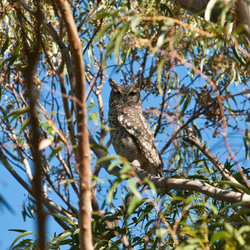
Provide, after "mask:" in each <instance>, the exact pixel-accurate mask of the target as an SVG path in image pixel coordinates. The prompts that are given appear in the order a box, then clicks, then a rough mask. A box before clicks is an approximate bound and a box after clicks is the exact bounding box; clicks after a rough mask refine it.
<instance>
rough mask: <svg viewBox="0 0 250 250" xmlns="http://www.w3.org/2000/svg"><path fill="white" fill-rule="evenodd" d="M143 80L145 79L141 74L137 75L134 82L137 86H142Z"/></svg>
mask: <svg viewBox="0 0 250 250" xmlns="http://www.w3.org/2000/svg"><path fill="white" fill-rule="evenodd" d="M142 81H143V79H142V76H141V75H139V76H137V77H136V78H135V82H134V85H135V86H136V88H139V89H140V88H141V86H142Z"/></svg>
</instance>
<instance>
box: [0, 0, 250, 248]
mask: <svg viewBox="0 0 250 250" xmlns="http://www.w3.org/2000/svg"><path fill="white" fill-rule="evenodd" d="M23 2H24V3H25V1H20V3H16V2H12V1H8V2H7V1H3V2H2V3H1V5H2V11H1V16H0V18H1V19H0V22H1V30H0V48H1V51H0V53H1V54H0V56H1V62H0V72H1V75H0V79H1V85H0V101H1V105H0V120H1V122H0V131H1V148H0V156H1V157H0V158H1V162H2V164H3V165H4V167H6V168H7V169H8V170H9V171H10V173H11V174H12V175H13V177H14V178H15V179H16V180H17V181H18V182H19V183H20V184H21V185H22V186H23V187H24V189H25V190H26V191H25V192H28V193H29V196H28V197H29V199H28V201H27V202H26V204H25V208H24V209H23V211H24V218H25V216H29V217H31V216H32V212H31V211H36V202H35V200H34V198H33V194H32V185H31V183H32V182H33V170H34V169H33V163H34V162H35V161H36V159H35V158H34V154H33V153H34V152H33V150H34V149H33V146H32V142H31V133H30V113H29V112H30V107H29V102H28V99H27V96H28V93H29V92H30V91H34V94H36V95H37V96H38V99H37V106H36V112H37V118H38V122H39V133H40V137H41V138H42V139H41V141H40V144H39V146H40V150H41V154H42V157H41V158H42V170H41V171H42V179H43V195H44V197H43V199H44V206H45V208H46V211H47V212H48V213H50V214H51V215H52V216H54V218H55V221H54V223H58V224H59V225H60V226H62V232H60V233H59V234H58V233H56V232H55V235H54V236H50V237H51V238H50V239H49V240H48V241H47V247H48V248H49V249H60V248H61V247H62V246H65V245H66V246H67V247H68V248H70V249H79V240H78V237H79V230H78V227H77V222H78V207H77V203H78V194H79V191H78V184H79V179H78V168H77V159H76V155H77V152H76V150H77V145H78V138H77V129H76V125H75V123H74V121H75V111H74V105H75V103H77V101H76V99H75V97H74V91H75V89H74V81H73V80H72V77H73V76H72V67H73V64H72V60H71V57H70V56H71V54H72V51H71V48H70V46H69V42H70V41H69V39H68V35H67V32H66V30H65V28H64V23H63V21H62V18H61V13H60V11H59V9H58V6H57V5H56V4H55V2H54V1H41V2H42V4H41V5H38V6H37V5H36V1H29V7H30V8H32V9H33V10H35V9H36V8H39V9H41V11H42V13H43V15H44V18H45V19H44V20H46V22H43V23H42V24H41V36H40V37H38V36H37V35H36V29H35V27H36V24H37V22H38V18H37V16H36V15H35V14H34V13H33V12H32V11H31V10H30V9H28V8H25V4H22V3H23ZM38 2H39V1H38ZM70 2H71V9H72V13H73V16H74V19H75V22H76V25H77V29H78V32H79V36H80V39H81V43H82V48H83V55H84V63H85V78H86V82H87V85H88V87H87V105H88V112H89V125H88V128H89V130H90V131H91V134H92V136H93V138H94V139H95V141H96V142H97V145H91V149H92V150H93V149H94V148H98V149H105V152H109V153H110V154H111V155H113V154H114V151H113V150H112V148H111V146H110V142H109V135H108V124H107V109H108V108H107V103H108V98H107V96H108V95H109V94H108V93H109V90H110V89H109V86H108V84H107V83H108V78H109V77H114V78H118V79H120V80H121V81H122V82H123V83H125V84H129V83H132V82H133V80H134V79H135V77H136V76H143V86H142V90H143V91H142V93H143V97H144V99H143V100H144V114H145V116H146V117H147V119H148V121H149V123H150V125H151V127H152V129H153V130H154V134H155V137H156V142H157V144H158V146H157V147H158V149H159V150H160V152H161V154H162V158H163V160H164V163H165V167H164V170H165V174H166V177H168V178H174V177H175V178H186V179H196V180H202V181H204V182H206V183H209V184H211V185H212V186H214V187H219V188H221V189H223V190H225V191H228V190H229V191H231V190H233V191H237V189H236V188H235V187H234V186H232V185H230V184H229V183H227V182H223V181H224V178H223V177H222V176H221V175H220V173H219V172H218V170H217V169H216V167H215V166H214V165H213V163H212V162H211V161H209V160H208V159H206V158H204V156H203V155H202V153H201V152H200V150H199V149H197V147H195V146H194V145H190V144H188V143H186V142H185V141H184V140H183V137H184V135H185V130H184V129H185V128H187V127H191V128H193V130H194V131H195V134H196V136H197V137H198V138H199V140H201V141H202V142H203V144H204V145H206V146H207V147H209V148H210V149H211V150H212V152H213V153H214V154H215V155H216V157H217V159H219V160H220V161H221V162H224V163H223V165H224V167H225V168H226V169H227V170H229V171H230V173H231V175H232V176H233V177H234V178H235V179H236V180H237V181H238V182H239V183H240V184H242V185H244V187H245V188H246V190H247V188H248V187H247V185H246V183H245V182H244V180H243V179H242V175H241V174H240V169H239V167H241V168H242V170H243V173H244V175H245V176H246V177H247V179H249V168H248V165H249V157H250V133H249V119H250V115H249V110H250V109H249V106H250V105H249V94H250V92H249V58H250V56H249V45H248V43H247V42H246V38H245V36H244V34H242V32H241V31H242V30H241V29H240V28H239V29H232V25H231V24H232V21H234V20H233V18H234V17H233V15H232V13H231V12H230V10H229V9H228V8H227V7H226V8H225V9H223V11H222V12H221V16H220V20H219V21H218V22H217V23H212V22H210V21H206V20H204V19H202V18H200V17H198V16H195V15H193V14H190V13H188V12H187V11H185V10H183V9H181V8H178V6H175V5H174V4H172V3H171V2H169V1H154V0H149V1H147V2H145V1H140V0H136V1H96V3H95V2H93V1H77V0H75V1H70ZM27 4H28V3H27ZM95 4H97V5H96V6H95ZM53 32H54V33H53ZM55 33H56V34H57V35H54V36H53V34H55ZM38 39H40V40H39V41H38ZM36 43H39V44H40V54H39V61H38V63H37V65H36V72H35V74H34V76H33V78H34V82H35V84H36V89H35V90H31V89H27V85H26V82H25V77H24V72H25V69H26V67H27V60H28V54H27V50H28V51H32V50H33V48H34V45H35V44H36ZM67 55H68V57H67ZM75 70H77V69H75ZM76 84H77V83H76ZM35 91H36V92H35ZM93 151H94V150H93ZM97 158H98V156H96V155H94V154H93V155H92V160H91V162H92V165H91V168H92V172H93V174H94V175H95V176H96V177H95V179H96V180H97V186H96V190H97V194H96V197H97V200H98V206H99V210H98V211H94V212H93V221H92V225H93V244H94V247H95V248H96V249H122V248H123V249H172V248H175V249H184V248H185V249H223V248H224V249H248V248H249V247H250V222H249V216H248V213H249V209H248V206H247V204H245V203H240V202H239V203H235V204H228V203H226V202H224V201H221V200H217V199H213V198H211V197H208V196H206V195H204V194H201V193H198V192H194V191H189V190H181V189H176V190H168V192H164V193H161V192H159V191H158V190H156V189H155V187H154V184H153V183H152V182H151V180H148V183H150V185H149V186H151V189H148V188H146V187H142V186H140V185H141V184H142V182H140V181H138V186H136V185H135V184H136V182H137V179H134V178H133V179H130V180H128V179H129V178H131V177H134V176H135V175H134V173H133V171H131V169H130V167H127V168H126V169H123V172H122V171H121V173H120V175H119V176H116V177H114V176H110V175H109V174H108V173H107V172H104V171H100V167H101V166H102V165H101V164H103V162H105V160H116V162H115V163H114V164H113V167H114V166H115V165H117V164H120V163H122V162H124V159H120V158H117V157H116V156H115V157H113V156H111V157H108V158H104V161H100V159H99V160H98V159H97ZM97 160H98V162H97ZM126 166H129V164H126ZM131 172H132V174H131ZM27 177H28V180H29V181H27ZM135 180H136V181H135ZM145 182H146V181H145ZM156 192H157V193H158V194H156ZM246 193H247V192H246ZM49 200H50V202H48V201H49ZM46 201H47V202H46ZM25 211H26V212H25ZM25 214H26V215H25ZM18 232H19V233H20V235H19V236H18V237H17V238H16V240H15V241H14V242H13V244H12V246H11V249H36V247H37V239H35V240H32V239H30V238H29V237H28V238H27V236H29V235H30V234H31V232H30V231H25V230H23V231H18ZM34 234H35V235H36V233H34ZM20 240H21V241H20Z"/></svg>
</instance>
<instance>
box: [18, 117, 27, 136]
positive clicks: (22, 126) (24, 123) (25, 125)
mask: <svg viewBox="0 0 250 250" xmlns="http://www.w3.org/2000/svg"><path fill="white" fill-rule="evenodd" d="M29 124H30V118H27V119H26V120H25V121H24V122H23V123H22V125H21V128H20V131H19V135H18V136H19V137H20V136H21V133H22V132H23V130H24V129H25V128H26V127H27V126H28V125H29Z"/></svg>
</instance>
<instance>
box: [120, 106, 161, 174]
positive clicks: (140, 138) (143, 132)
mask: <svg viewBox="0 0 250 250" xmlns="http://www.w3.org/2000/svg"><path fill="white" fill-rule="evenodd" d="M116 111H117V112H116V113H117V119H118V121H119V122H120V124H121V125H122V127H123V128H125V129H126V130H127V131H128V133H130V134H131V135H132V136H133V137H134V139H135V141H136V143H137V144H138V146H139V148H140V150H141V151H142V153H143V154H144V156H145V157H146V158H147V159H148V161H149V162H150V163H152V164H153V165H154V166H155V167H156V168H157V169H158V173H159V174H160V176H162V177H163V170H162V168H163V162H162V159H161V156H160V154H159V152H158V150H157V149H156V145H155V139H154V135H153V132H152V130H151V128H150V126H149V124H148V122H147V120H146V119H145V117H144V116H143V114H142V111H141V109H137V108H133V107H120V108H117V110H116Z"/></svg>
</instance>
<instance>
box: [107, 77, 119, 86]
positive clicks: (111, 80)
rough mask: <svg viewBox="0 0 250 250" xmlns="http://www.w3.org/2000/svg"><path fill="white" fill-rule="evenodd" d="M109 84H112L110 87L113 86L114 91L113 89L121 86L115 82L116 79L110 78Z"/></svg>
mask: <svg viewBox="0 0 250 250" xmlns="http://www.w3.org/2000/svg"><path fill="white" fill-rule="evenodd" d="M109 84H110V86H111V88H112V89H113V88H115V87H117V86H118V85H119V84H118V83H117V82H116V81H115V80H114V79H112V78H109Z"/></svg>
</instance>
